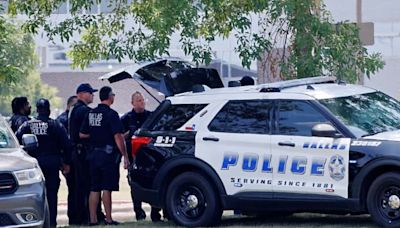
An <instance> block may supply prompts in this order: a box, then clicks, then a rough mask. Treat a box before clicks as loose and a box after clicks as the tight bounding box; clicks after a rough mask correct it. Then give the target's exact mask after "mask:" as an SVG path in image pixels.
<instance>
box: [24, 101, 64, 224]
mask: <svg viewBox="0 0 400 228" xmlns="http://www.w3.org/2000/svg"><path fill="white" fill-rule="evenodd" d="M36 108H37V113H38V116H37V118H36V119H33V120H29V121H27V122H25V123H24V124H22V125H21V127H20V128H19V130H18V131H17V133H16V135H17V138H18V139H19V141H21V139H22V136H23V135H24V134H34V135H36V137H37V139H38V142H39V147H38V148H37V149H35V150H32V151H29V152H28V153H29V155H31V156H33V157H34V158H36V159H37V160H38V162H39V166H40V168H41V169H42V172H43V174H44V177H45V179H46V195H47V201H48V204H49V210H50V225H51V226H52V227H56V225H57V220H56V218H57V193H58V189H59V187H60V177H59V171H60V167H64V170H63V171H64V172H65V173H68V172H69V170H68V164H70V156H69V155H70V142H69V139H68V136H67V132H66V131H65V128H64V127H63V126H62V124H61V123H60V122H58V121H57V120H53V119H51V118H50V117H49V115H50V103H49V101H48V100H46V99H43V98H42V99H39V100H38V101H37V102H36ZM63 163H64V166H62V165H63Z"/></svg>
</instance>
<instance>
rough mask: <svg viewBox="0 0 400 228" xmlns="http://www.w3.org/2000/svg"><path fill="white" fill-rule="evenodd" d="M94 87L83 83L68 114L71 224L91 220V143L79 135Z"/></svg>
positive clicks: (69, 212) (69, 210)
mask: <svg viewBox="0 0 400 228" xmlns="http://www.w3.org/2000/svg"><path fill="white" fill-rule="evenodd" d="M95 92H97V89H93V88H92V86H91V85H90V84H88V83H82V84H80V85H79V86H78V88H77V89H76V96H77V98H78V101H77V102H76V104H75V105H74V106H73V107H72V108H71V110H70V112H69V116H68V130H69V136H70V139H71V141H72V146H73V147H72V166H71V174H70V175H73V177H71V178H75V183H73V182H72V183H68V184H69V186H68V189H69V190H70V192H69V193H68V194H71V197H73V198H74V200H72V201H69V202H68V218H69V224H70V225H86V224H87V223H88V221H89V193H90V176H89V161H88V156H89V152H90V145H89V141H88V140H87V139H81V138H80V137H79V131H80V129H81V127H82V123H83V120H84V119H85V118H86V117H87V114H88V113H89V111H90V110H91V108H90V107H88V105H89V104H91V103H92V102H93V93H95ZM98 213H99V216H101V215H102V213H101V208H99V209H98Z"/></svg>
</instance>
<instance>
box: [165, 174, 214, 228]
mask: <svg viewBox="0 0 400 228" xmlns="http://www.w3.org/2000/svg"><path fill="white" fill-rule="evenodd" d="M166 199H167V200H166V209H167V211H168V213H169V215H170V218H172V219H173V220H174V221H175V222H176V223H177V224H179V225H182V226H209V225H215V224H218V223H219V221H220V219H221V215H222V210H221V206H220V203H219V198H218V196H217V195H216V193H215V191H214V188H213V186H212V185H211V184H210V183H209V182H208V181H207V179H206V178H205V177H204V176H202V175H200V174H199V173H195V172H186V173H183V174H180V175H179V176H177V177H176V178H175V179H174V180H173V181H172V182H171V184H170V185H169V186H168V189H167V198H166Z"/></svg>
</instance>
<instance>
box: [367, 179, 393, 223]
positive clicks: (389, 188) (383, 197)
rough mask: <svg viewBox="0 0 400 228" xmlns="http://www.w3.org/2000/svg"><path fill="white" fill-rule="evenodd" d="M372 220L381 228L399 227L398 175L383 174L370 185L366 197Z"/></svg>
mask: <svg viewBox="0 0 400 228" xmlns="http://www.w3.org/2000/svg"><path fill="white" fill-rule="evenodd" d="M367 207H368V211H369V213H370V214H371V216H372V219H373V220H374V221H375V222H376V223H378V224H379V225H381V226H383V227H399V226H400V174H399V173H394V172H391V173H385V174H383V175H381V176H379V177H378V178H376V180H375V181H374V182H373V183H372V185H371V187H370V189H369V191H368V196H367Z"/></svg>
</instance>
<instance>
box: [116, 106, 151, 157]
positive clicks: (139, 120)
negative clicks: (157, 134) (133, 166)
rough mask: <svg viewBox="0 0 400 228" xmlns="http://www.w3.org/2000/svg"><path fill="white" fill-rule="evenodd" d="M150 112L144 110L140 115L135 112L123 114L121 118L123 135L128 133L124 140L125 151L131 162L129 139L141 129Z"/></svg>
mask: <svg viewBox="0 0 400 228" xmlns="http://www.w3.org/2000/svg"><path fill="white" fill-rule="evenodd" d="M150 114H151V112H150V111H147V110H144V112H142V113H136V112H135V110H133V109H132V111H130V112H127V113H125V114H124V115H123V116H122V117H121V121H122V125H123V127H124V133H125V132H127V131H129V133H128V137H127V138H126V140H125V143H126V151H127V152H128V157H129V160H130V161H132V154H131V153H132V145H131V138H132V136H133V134H134V133H135V131H136V130H137V129H139V128H141V127H142V125H143V123H144V121H146V119H147V118H148V117H149V116H150Z"/></svg>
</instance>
